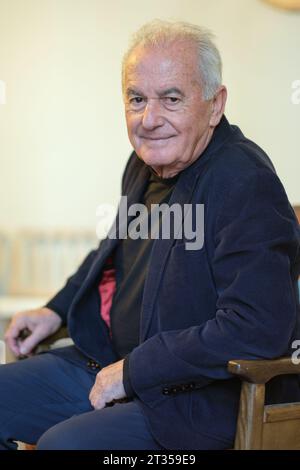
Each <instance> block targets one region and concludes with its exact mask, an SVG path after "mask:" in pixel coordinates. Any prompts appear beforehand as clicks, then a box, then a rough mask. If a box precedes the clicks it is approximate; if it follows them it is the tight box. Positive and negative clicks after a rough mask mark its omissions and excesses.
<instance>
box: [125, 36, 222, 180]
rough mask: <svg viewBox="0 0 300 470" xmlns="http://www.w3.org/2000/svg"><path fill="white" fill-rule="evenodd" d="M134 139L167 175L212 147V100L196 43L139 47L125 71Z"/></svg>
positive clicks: (146, 157) (148, 161)
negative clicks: (204, 85)
mask: <svg viewBox="0 0 300 470" xmlns="http://www.w3.org/2000/svg"><path fill="white" fill-rule="evenodd" d="M123 86H124V90H123V92H124V100H125V111H126V122H127V130H128V135H129V140H130V142H131V144H132V146H133V148H134V149H135V151H136V153H137V155H138V156H139V157H140V158H141V159H142V160H143V161H144V162H145V163H146V164H147V165H150V166H151V167H152V168H153V169H154V170H155V171H157V173H158V174H159V175H161V176H163V177H170V176H173V175H175V174H177V173H178V172H179V171H182V170H183V169H184V168H186V167H187V166H189V165H190V164H191V163H193V161H195V160H196V159H197V158H198V157H199V155H200V154H201V153H202V152H203V150H204V149H205V147H206V146H207V144H208V142H209V140H210V138H211V135H212V132H213V127H212V126H210V117H211V113H212V101H204V99H203V97H202V87H201V83H200V76H199V70H198V62H197V56H196V51H195V46H193V45H192V44H190V43H187V42H182V41H181V42H176V43H173V44H171V45H169V47H167V48H165V49H164V48H162V47H156V48H143V47H139V48H137V49H135V50H134V51H133V53H132V54H131V55H130V57H129V59H128V61H127V64H126V69H125V78H124V84H123Z"/></svg>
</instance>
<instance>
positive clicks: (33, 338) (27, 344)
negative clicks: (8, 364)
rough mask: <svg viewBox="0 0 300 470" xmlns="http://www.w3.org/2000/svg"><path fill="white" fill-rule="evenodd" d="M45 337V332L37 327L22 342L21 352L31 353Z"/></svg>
mask: <svg viewBox="0 0 300 470" xmlns="http://www.w3.org/2000/svg"><path fill="white" fill-rule="evenodd" d="M42 339H44V335H43V332H42V331H41V330H40V329H39V328H38V327H37V328H36V329H35V330H33V332H32V333H31V335H29V336H28V337H27V338H26V339H25V340H24V341H22V342H21V343H20V353H21V354H28V353H30V352H31V351H32V350H33V349H34V348H35V347H36V346H37V345H38V344H39V343H40V341H41V340H42Z"/></svg>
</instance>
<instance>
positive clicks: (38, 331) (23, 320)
mask: <svg viewBox="0 0 300 470" xmlns="http://www.w3.org/2000/svg"><path fill="white" fill-rule="evenodd" d="M61 323H62V319H61V318H60V317H59V315H57V313H55V312H54V311H53V310H50V308H47V307H43V308H37V309H35V310H27V311H25V312H20V313H17V314H16V315H14V316H13V318H12V320H11V322H10V325H9V327H8V329H7V331H6V333H5V341H6V343H7V345H8V346H9V348H10V349H11V350H12V352H13V353H14V354H15V355H16V356H20V355H21V354H28V353H30V352H31V351H32V350H33V349H34V348H35V347H36V346H37V345H38V344H39V343H40V342H41V341H42V340H43V339H45V338H47V336H50V335H52V334H53V333H55V332H56V331H57V330H58V329H59V327H60V326H61ZM25 329H28V330H29V331H30V332H31V334H30V335H29V336H28V337H27V338H26V339H24V341H20V333H21V332H22V330H25Z"/></svg>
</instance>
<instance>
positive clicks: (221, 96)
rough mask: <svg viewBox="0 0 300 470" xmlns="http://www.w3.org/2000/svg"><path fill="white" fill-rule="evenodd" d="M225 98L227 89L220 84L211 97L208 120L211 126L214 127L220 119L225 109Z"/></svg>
mask: <svg viewBox="0 0 300 470" xmlns="http://www.w3.org/2000/svg"><path fill="white" fill-rule="evenodd" d="M226 100H227V89H226V87H225V86H224V85H221V86H220V88H219V89H218V90H217V92H216V93H215V96H214V97H213V99H212V111H211V116H210V120H209V125H210V126H211V127H216V126H217V125H218V124H219V122H220V121H221V118H222V116H223V114H224V110H225V104H226Z"/></svg>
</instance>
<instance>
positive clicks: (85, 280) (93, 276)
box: [48, 116, 300, 449]
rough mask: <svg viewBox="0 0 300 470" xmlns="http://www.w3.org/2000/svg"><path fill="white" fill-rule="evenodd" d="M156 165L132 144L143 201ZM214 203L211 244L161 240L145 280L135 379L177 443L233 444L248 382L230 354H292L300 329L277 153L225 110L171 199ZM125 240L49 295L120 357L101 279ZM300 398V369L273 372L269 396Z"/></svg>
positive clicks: (132, 184) (132, 182)
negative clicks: (235, 372)
mask: <svg viewBox="0 0 300 470" xmlns="http://www.w3.org/2000/svg"><path fill="white" fill-rule="evenodd" d="M148 176H149V168H148V167H147V166H146V165H145V164H144V163H143V162H142V161H141V160H140V159H138V157H137V156H136V154H135V153H133V154H132V155H131V157H130V159H129V161H128V163H127V166H126V169H125V172H124V176H123V181H122V193H123V194H124V195H127V196H128V204H130V203H134V202H138V201H139V200H140V197H141V195H142V193H143V190H144V188H145V185H146V184H147V179H148ZM173 203H178V204H181V205H183V204H187V203H191V204H193V205H195V204H204V212H205V216H204V217H205V219H204V246H203V248H202V249H200V250H196V251H190V250H186V249H185V240H175V239H170V240H156V241H155V242H154V245H153V250H152V254H151V260H150V265H149V271H148V275H147V279H146V283H145V288H144V296H143V303H142V311H141V322H140V324H141V327H140V344H139V346H138V347H136V348H135V349H134V350H133V351H132V352H131V354H130V356H129V376H130V380H131V384H132V387H133V389H134V391H135V393H136V396H137V399H138V402H139V403H140V405H141V407H142V410H143V412H144V414H145V416H146V418H147V420H148V422H149V426H150V428H151V430H152V433H153V435H154V437H155V438H156V439H157V440H158V441H159V442H160V443H161V445H162V446H164V447H166V448H169V449H201V448H203V447H205V444H203V443H204V442H207V439H208V440H209V439H213V440H214V442H215V443H216V445H215V447H216V448H226V447H228V446H230V445H232V441H233V438H234V434H235V426H236V418H237V412H238V402H239V393H240V382H239V380H238V379H236V378H233V377H232V376H231V375H230V374H229V373H228V372H227V362H228V361H229V360H230V359H237V358H239V359H241V358H243V359H255V358H265V359H271V358H276V357H278V356H281V355H284V354H290V353H291V343H292V341H293V339H299V338H300V328H299V299H298V288H297V279H298V275H299V266H300V252H299V226H298V222H297V220H296V217H295V214H294V212H293V209H292V208H291V206H290V204H289V201H288V198H287V196H286V193H285V190H284V188H283V186H282V184H281V182H280V180H279V178H278V177H277V175H276V173H275V170H274V168H273V165H272V163H271V161H270V159H269V158H268V157H267V155H266V154H265V153H264V152H263V151H262V150H261V149H260V148H259V147H258V146H257V145H256V144H255V143H253V142H251V141H250V140H248V139H247V138H245V137H244V135H243V134H242V132H241V131H240V130H239V128H238V127H236V126H231V125H230V124H229V123H228V121H227V120H226V118H225V116H224V117H223V118H222V120H221V122H220V124H219V126H218V127H217V128H216V130H215V132H214V134H213V137H212V140H211V142H210V144H209V146H208V147H207V149H206V150H205V151H204V152H203V154H202V155H201V156H200V158H199V159H198V160H197V161H196V162H194V163H193V164H192V165H191V166H190V167H188V168H186V169H185V170H184V171H182V172H181V174H180V176H179V178H178V180H177V182H176V185H175V188H174V190H173V193H172V196H171V199H170V201H169V204H173ZM117 243H118V240H111V239H109V238H107V239H105V240H104V241H102V242H101V244H100V247H99V249H98V250H95V251H93V252H91V253H90V254H89V255H88V257H87V258H86V259H85V261H84V262H83V264H82V265H81V266H80V268H79V270H78V271H77V273H75V275H74V276H72V277H71V278H70V279H69V280H68V282H67V284H66V286H65V287H64V288H63V289H62V290H61V291H60V292H59V293H58V294H57V295H56V296H55V297H54V298H53V299H52V300H51V301H50V302H49V303H48V306H49V307H50V308H52V309H53V310H55V311H57V313H58V314H60V315H61V317H62V318H63V319H64V321H66V322H67V323H68V327H69V331H70V335H71V337H72V338H73V340H74V342H75V344H76V346H77V348H78V349H79V350H80V351H82V352H83V353H84V354H85V355H87V356H88V357H90V358H93V359H94V360H96V361H97V362H99V363H100V364H101V365H103V366H105V365H108V364H110V363H112V362H115V361H116V360H117V358H116V356H115V353H114V351H113V348H112V344H111V340H110V337H109V332H108V329H107V327H106V325H105V323H104V321H103V320H102V319H101V317H100V315H99V310H100V302H101V299H100V298H99V294H98V282H99V279H100V278H101V272H102V269H103V266H104V264H105V261H106V260H107V258H108V257H109V256H110V255H111V254H112V252H113V250H114V248H115V247H116V244H117ZM299 399H300V392H299V384H298V378H297V377H295V376H285V377H279V378H277V379H273V380H272V381H271V383H270V384H269V387H268V390H267V401H268V402H269V403H271V402H272V403H273V402H280V401H285V400H287V401H294V400H299Z"/></svg>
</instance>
